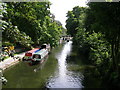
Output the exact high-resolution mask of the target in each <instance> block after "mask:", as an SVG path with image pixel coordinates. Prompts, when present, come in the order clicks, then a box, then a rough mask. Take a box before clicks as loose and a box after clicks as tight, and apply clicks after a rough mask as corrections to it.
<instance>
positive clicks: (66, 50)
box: [47, 41, 83, 88]
mask: <svg viewBox="0 0 120 90" xmlns="http://www.w3.org/2000/svg"><path fill="white" fill-rule="evenodd" d="M71 49H72V41H69V42H67V43H66V44H65V45H64V47H63V48H62V50H61V52H60V53H58V54H57V55H56V58H57V60H58V70H56V72H55V73H56V75H55V76H54V77H51V78H50V79H49V81H48V82H47V88H83V86H82V84H81V81H82V78H83V75H82V74H81V73H75V72H72V71H68V70H67V65H68V64H67V62H66V59H67V56H68V55H70V52H71Z"/></svg>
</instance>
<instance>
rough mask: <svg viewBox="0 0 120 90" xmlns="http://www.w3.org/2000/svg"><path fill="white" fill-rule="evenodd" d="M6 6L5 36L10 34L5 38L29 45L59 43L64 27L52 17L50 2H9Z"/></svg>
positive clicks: (4, 14)
mask: <svg viewBox="0 0 120 90" xmlns="http://www.w3.org/2000/svg"><path fill="white" fill-rule="evenodd" d="M4 7H5V11H6V12H4V13H3V16H4V17H3V19H4V20H5V21H6V22H7V23H8V25H3V28H4V26H5V27H6V29H5V30H4V31H3V36H5V35H7V36H8V37H4V39H5V40H8V41H12V42H13V41H14V43H16V42H18V43H19V44H22V45H23V46H28V47H31V45H32V44H34V45H38V44H43V43H50V44H51V45H52V46H55V45H57V43H58V41H59V39H60V36H61V34H62V31H63V28H62V24H61V23H60V22H59V21H55V20H54V18H53V17H51V13H50V10H49V8H50V2H7V3H5V4H4ZM15 27H17V28H15ZM11 35H12V36H11ZM9 37H10V40H9V39H8V38H9Z"/></svg>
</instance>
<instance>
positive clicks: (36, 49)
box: [23, 48, 40, 61]
mask: <svg viewBox="0 0 120 90" xmlns="http://www.w3.org/2000/svg"><path fill="white" fill-rule="evenodd" d="M39 50H40V48H35V49H32V50H30V51H27V52H26V53H25V56H24V57H23V61H31V59H32V55H33V54H34V53H35V52H37V51H39Z"/></svg>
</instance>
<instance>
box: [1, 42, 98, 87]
mask: <svg viewBox="0 0 120 90" xmlns="http://www.w3.org/2000/svg"><path fill="white" fill-rule="evenodd" d="M85 59H86V58H85V57H84V56H83V55H80V54H78V53H77V49H74V46H73V45H72V41H69V42H65V43H64V44H63V45H60V46H58V47H55V48H54V49H52V51H51V54H49V55H48V57H47V58H46V60H45V62H43V63H42V64H41V65H34V66H30V65H29V64H28V63H27V62H20V63H19V64H17V65H15V66H12V67H11V68H9V69H7V70H5V71H4V76H5V77H6V79H7V80H8V82H7V84H6V85H3V88H86V87H88V88H89V87H94V88H95V87H99V80H96V79H95V78H94V77H92V76H89V77H88V76H87V77H86V76H85V74H84V70H81V67H84V66H86V65H87V63H86V62H85V61H86V60H85Z"/></svg>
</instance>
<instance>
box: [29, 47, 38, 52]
mask: <svg viewBox="0 0 120 90" xmlns="http://www.w3.org/2000/svg"><path fill="white" fill-rule="evenodd" d="M38 49H39V48H34V49H32V50H30V51H27V53H33V52H35V51H36V50H38Z"/></svg>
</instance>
